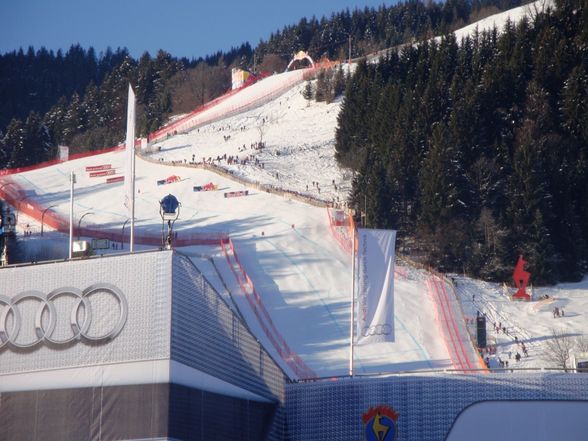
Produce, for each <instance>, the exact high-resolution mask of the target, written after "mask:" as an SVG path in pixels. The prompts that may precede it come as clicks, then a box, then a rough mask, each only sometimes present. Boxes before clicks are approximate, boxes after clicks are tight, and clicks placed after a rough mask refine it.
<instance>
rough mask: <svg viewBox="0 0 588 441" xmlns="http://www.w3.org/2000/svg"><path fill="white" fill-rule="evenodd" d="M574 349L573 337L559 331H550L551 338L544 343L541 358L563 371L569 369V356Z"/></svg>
mask: <svg viewBox="0 0 588 441" xmlns="http://www.w3.org/2000/svg"><path fill="white" fill-rule="evenodd" d="M573 349H574V336H572V335H570V334H566V333H565V332H564V331H562V330H561V329H552V330H551V338H549V339H548V340H546V341H545V350H544V351H543V358H544V359H545V361H547V362H548V363H551V364H553V365H555V366H557V367H560V368H562V369H564V370H567V369H569V367H570V366H569V363H570V356H571V354H572V350H573Z"/></svg>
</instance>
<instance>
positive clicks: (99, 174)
mask: <svg viewBox="0 0 588 441" xmlns="http://www.w3.org/2000/svg"><path fill="white" fill-rule="evenodd" d="M115 173H116V170H115V169H113V168H111V169H110V170H100V171H94V172H90V173H89V174H90V177H91V178H99V177H102V176H110V175H114V174H115Z"/></svg>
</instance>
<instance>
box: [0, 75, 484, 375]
mask: <svg viewBox="0 0 588 441" xmlns="http://www.w3.org/2000/svg"><path fill="white" fill-rule="evenodd" d="M296 75H297V76H296V78H298V79H297V80H296V81H294V80H293V78H294V77H295V76H294V74H293V73H285V74H282V75H274V76H273V77H270V78H267V79H264V80H262V81H260V82H259V83H257V84H254V85H252V86H250V87H248V88H247V89H244V90H242V91H239V92H238V93H232V94H231V95H230V96H229V97H226V98H225V99H223V100H220V101H219V104H218V105H214V106H208V107H207V108H206V109H205V110H204V111H202V112H200V113H197V114H194V115H191V116H190V118H187V119H184V121H183V123H182V124H185V125H183V126H182V125H181V124H180V125H176V126H174V127H173V128H172V129H169V130H167V132H165V133H166V134H165V136H163V135H161V133H164V132H163V131H160V132H161V133H160V134H159V135H158V136H159V139H162V141H161V142H159V143H155V144H153V145H152V146H151V147H150V151H145V152H142V153H141V155H140V156H139V158H138V160H137V163H136V182H135V190H136V195H135V217H136V220H135V235H136V244H137V246H136V248H137V250H141V249H147V248H153V247H154V246H155V247H157V246H160V245H161V243H162V242H161V240H162V220H161V218H160V214H159V201H160V200H161V199H162V198H163V197H164V196H166V195H167V194H170V193H171V194H173V195H174V196H176V197H177V199H178V200H179V201H180V203H181V207H180V217H179V219H178V220H177V221H176V223H175V227H174V231H175V233H176V235H177V236H176V237H175V239H174V246H175V247H176V249H177V250H178V252H180V253H183V254H185V255H187V256H189V257H190V258H191V259H192V260H193V262H194V263H195V265H196V266H197V267H198V268H199V269H200V271H202V273H203V274H204V275H205V277H206V278H207V279H208V280H209V281H210V283H211V284H212V285H213V286H214V287H215V289H216V290H217V291H218V292H219V293H220V294H221V295H222V296H223V297H224V298H225V300H227V303H228V304H229V305H230V306H231V307H232V308H234V309H235V310H236V311H237V312H238V313H239V314H240V315H241V316H242V317H243V318H244V320H245V321H246V323H247V325H248V326H249V327H250V329H251V330H252V331H253V333H254V334H255V335H256V336H257V337H258V338H259V339H260V341H261V342H262V343H263V344H264V346H265V347H266V348H267V349H268V351H269V352H270V353H271V354H272V356H273V357H274V358H275V359H276V360H277V361H278V362H279V363H280V365H281V366H282V367H283V369H284V370H285V371H286V372H287V373H288V375H290V376H291V377H292V378H316V377H327V376H339V375H346V374H347V371H348V364H349V324H350V323H349V320H350V292H351V255H350V253H349V250H345V249H344V247H343V246H342V245H341V240H337V239H336V238H335V235H334V234H333V233H332V231H333V228H332V225H331V222H330V217H329V215H328V213H327V208H325V207H324V205H325V204H326V203H327V202H330V203H338V202H339V201H342V200H343V199H344V198H345V197H346V193H347V192H348V191H349V189H350V177H349V176H346V175H345V172H343V171H341V170H340V169H339V168H338V167H337V166H336V164H335V162H334V158H333V151H334V150H333V145H334V133H333V127H334V124H333V121H334V120H336V116H337V113H338V108H339V106H340V102H335V103H332V104H328V105H327V104H322V103H313V105H312V106H309V105H308V103H307V102H306V101H305V100H304V99H303V98H302V95H301V93H300V92H301V89H302V87H303V86H302V84H301V81H302V78H303V76H302V74H301V73H297V74H296ZM221 106H222V107H221ZM207 112H208V113H207ZM205 114H207V115H208V116H206V115H205ZM199 118H200V119H199ZM184 131H185V133H180V132H184ZM173 133H178V134H177V135H175V136H174V135H173ZM168 135H169V136H168ZM293 137H296V141H293ZM260 138H262V139H260ZM260 145H261V146H262V147H261V148H259V146H260ZM143 156H145V159H148V160H142V159H141V157H143ZM225 157H227V158H229V157H233V158H235V160H233V161H231V163H229V161H227V160H226V159H223V158H225ZM208 158H211V159H210V160H208ZM203 159H204V161H203ZM101 168H102V169H105V170H113V171H112V172H108V175H107V176H105V175H104V173H102V174H100V173H99V174H96V173H97V172H96V171H94V170H100V169H101ZM124 168H125V155H124V152H123V151H122V150H120V149H112V150H110V151H107V152H106V153H101V154H96V155H89V156H84V157H80V158H78V159H75V160H70V161H67V162H62V163H57V164H53V165H51V166H47V167H43V166H41V167H37V168H33V169H31V170H28V171H23V172H20V173H7V174H5V176H3V177H2V179H1V184H0V185H2V187H0V193H2V196H3V197H6V199H7V200H8V201H9V203H11V205H12V206H13V207H14V208H15V210H17V211H18V213H19V216H18V224H19V225H18V228H19V229H20V230H27V231H29V232H31V231H32V232H33V233H34V234H30V235H27V236H26V237H25V238H23V240H22V242H24V245H25V246H24V248H25V249H28V250H29V251H30V253H31V255H34V254H35V253H37V255H38V254H39V253H41V254H42V253H43V252H45V253H48V254H49V255H50V256H53V258H59V259H61V258H63V257H64V255H65V256H67V242H68V237H67V234H64V233H66V232H67V231H68V230H69V221H68V219H69V205H70V182H69V176H70V173H71V172H74V173H75V174H76V183H75V188H74V213H75V214H74V235H79V236H81V237H85V238H87V239H90V238H109V239H111V240H112V241H113V242H112V243H113V247H114V244H115V243H118V242H120V248H122V249H123V251H126V250H125V249H124V247H125V245H127V244H128V237H129V228H130V226H129V223H128V218H129V216H128V214H127V210H126V209H125V208H124V207H123V200H124V183H123V182H121V178H122V176H123V174H124V172H123V170H124ZM102 171H104V170H102ZM170 176H175V177H177V179H176V178H174V179H173V180H169V181H170V182H169V183H166V184H165V185H158V184H157V181H162V180H166V178H168V177H170ZM113 178H115V179H113ZM117 178H118V179H117ZM209 183H212V184H213V185H212V186H209V187H208V188H209V189H212V190H211V191H195V188H201V187H203V186H205V185H208V184H209ZM270 190H271V191H270ZM305 199H307V200H309V201H311V202H313V203H312V204H309V203H305V202H303V200H305ZM321 205H323V206H321ZM82 217H83V225H81V224H82ZM42 227H44V229H45V234H44V236H43V237H42V238H41V236H40V234H38V233H39V232H40V231H41V229H42ZM127 246H128V245H127ZM349 248H350V247H349ZM127 250H128V248H127ZM102 252H104V253H111V252H119V247H118V245H117V248H116V249H114V248H113V249H109V250H103V251H102ZM35 260H38V259H35ZM429 277H430V274H428V273H426V272H424V271H422V270H417V269H414V268H412V267H409V266H407V267H400V268H398V270H397V272H396V280H395V321H396V322H395V335H396V341H395V342H393V343H377V344H370V345H362V346H356V348H355V372H356V373H357V374H359V375H361V374H370V373H371V374H373V373H382V372H404V371H428V370H438V369H454V368H455V369H456V370H463V369H479V368H481V367H480V365H479V363H478V360H477V358H476V357H477V353H475V351H474V349H473V347H472V346H471V342H470V340H469V336H468V335H467V330H466V327H465V325H464V324H463V316H461V315H460V314H459V313H458V312H457V311H456V310H455V308H450V307H446V308H445V309H443V311H444V312H443V317H441V315H440V314H439V304H443V302H445V303H447V298H448V297H449V296H452V295H453V293H444V296H445V297H444V299H445V300H444V299H443V298H441V299H440V298H435V296H432V295H430V293H429V291H430V290H429V286H428V284H427V283H428V282H427V280H428V278H429ZM454 301H455V299H454ZM447 323H453V324H452V325H451V327H448V326H447ZM455 323H460V324H459V325H456V324H455ZM451 333H453V334H451ZM451 335H452V336H451ZM440 336H445V337H440ZM447 341H451V342H454V343H455V342H461V344H462V346H464V347H467V346H468V345H469V347H468V348H466V349H464V348H463V347H462V349H460V350H459V351H456V350H449V349H448V345H447Z"/></svg>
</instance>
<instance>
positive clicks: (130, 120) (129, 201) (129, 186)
mask: <svg viewBox="0 0 588 441" xmlns="http://www.w3.org/2000/svg"><path fill="white" fill-rule="evenodd" d="M125 151H126V164H125V177H126V179H125V202H124V203H125V207H127V210H128V211H129V216H131V217H132V216H133V215H134V213H133V212H134V207H133V204H134V203H135V200H134V192H135V189H134V186H135V92H134V91H133V88H132V87H131V86H130V85H129V97H128V107H127V141H126V150H125Z"/></svg>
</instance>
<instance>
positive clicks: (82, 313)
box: [0, 283, 128, 349]
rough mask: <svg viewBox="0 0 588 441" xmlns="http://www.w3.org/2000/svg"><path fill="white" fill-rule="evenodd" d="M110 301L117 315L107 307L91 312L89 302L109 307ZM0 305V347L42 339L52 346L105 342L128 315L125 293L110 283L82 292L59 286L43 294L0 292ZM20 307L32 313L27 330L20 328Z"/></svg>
mask: <svg viewBox="0 0 588 441" xmlns="http://www.w3.org/2000/svg"><path fill="white" fill-rule="evenodd" d="M68 298H69V299H70V300H67V299H68ZM71 299H73V301H72V300H71ZM113 301H114V302H115V303H116V304H117V307H118V317H117V316H116V314H111V312H110V311H111V310H112V308H110V307H109V308H106V309H107V311H106V312H105V311H103V309H105V308H100V312H101V314H98V313H96V312H94V311H93V308H92V304H95V305H99V304H106V305H109V306H110V304H111V303H112V302H113ZM57 303H59V308H57V307H56V304H57ZM0 308H2V309H1V311H2V313H1V314H0V349H3V348H8V347H13V348H20V349H24V348H30V347H33V346H36V345H38V344H40V343H42V342H46V343H48V344H52V345H66V344H68V343H72V342H74V341H85V342H86V343H91V342H94V343H104V342H106V341H109V340H111V339H113V338H114V337H116V336H117V335H118V334H119V333H120V332H121V330H122V329H123V327H124V325H125V323H126V321H127V314H128V304H127V299H126V298H125V296H124V294H123V293H122V291H121V290H120V289H119V288H117V287H116V286H114V285H111V284H109V283H97V284H95V285H92V286H89V287H88V288H86V289H85V290H83V291H81V290H79V289H77V288H72V287H64V288H58V289H56V290H53V291H51V292H50V293H49V294H46V295H45V294H43V293H42V292H40V291H25V292H21V293H19V294H17V295H16V296H15V297H13V298H12V299H11V298H9V297H6V296H3V295H0ZM23 309H26V316H27V317H31V315H34V316H35V319H34V323H28V322H29V320H27V321H26V322H27V323H26V325H27V329H23V325H25V322H24V321H23V320H24V318H23V311H22V310H23ZM29 327H30V328H31V329H28V328H29ZM57 328H58V329H57ZM97 329H98V331H97ZM19 336H21V337H20V338H19Z"/></svg>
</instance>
